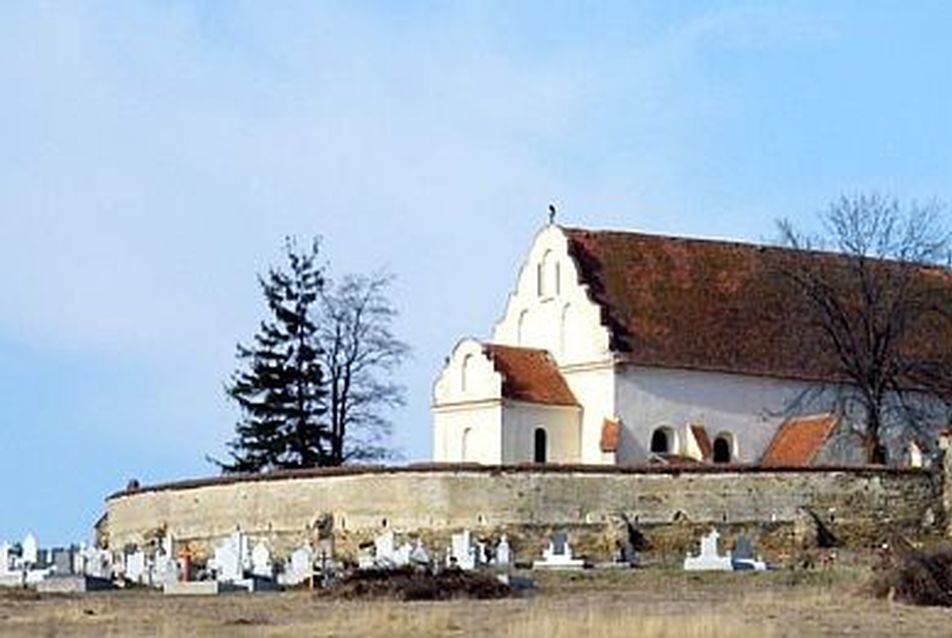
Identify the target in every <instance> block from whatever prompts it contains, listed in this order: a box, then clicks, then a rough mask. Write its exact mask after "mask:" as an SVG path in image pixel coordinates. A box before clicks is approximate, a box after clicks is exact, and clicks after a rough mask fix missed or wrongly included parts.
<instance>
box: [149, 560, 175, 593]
mask: <svg viewBox="0 0 952 638" xmlns="http://www.w3.org/2000/svg"><path fill="white" fill-rule="evenodd" d="M177 582H178V561H176V560H175V557H174V556H171V555H170V554H166V553H165V552H157V553H156V555H155V563H154V564H153V566H152V584H153V585H155V586H162V587H164V586H165V585H167V584H168V583H177Z"/></svg>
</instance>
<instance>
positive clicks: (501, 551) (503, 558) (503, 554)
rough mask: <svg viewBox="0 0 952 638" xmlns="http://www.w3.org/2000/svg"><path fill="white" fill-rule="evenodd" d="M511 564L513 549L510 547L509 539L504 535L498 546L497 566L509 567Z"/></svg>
mask: <svg viewBox="0 0 952 638" xmlns="http://www.w3.org/2000/svg"><path fill="white" fill-rule="evenodd" d="M511 562H512V548H511V547H509V539H508V538H506V535H505V534H503V537H502V538H501V539H499V544H498V545H497V546H496V564H497V565H508V564H509V563H511Z"/></svg>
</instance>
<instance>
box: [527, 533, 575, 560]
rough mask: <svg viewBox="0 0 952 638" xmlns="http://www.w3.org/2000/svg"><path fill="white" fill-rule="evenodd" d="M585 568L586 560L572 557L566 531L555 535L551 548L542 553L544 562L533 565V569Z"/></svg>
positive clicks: (550, 544)
mask: <svg viewBox="0 0 952 638" xmlns="http://www.w3.org/2000/svg"><path fill="white" fill-rule="evenodd" d="M584 566H585V561H584V560H582V559H580V558H575V557H573V556H572V546H571V545H570V544H569V536H568V534H567V533H566V532H564V531H559V532H556V533H555V534H553V535H552V540H551V542H549V546H548V547H547V548H546V549H545V550H544V551H543V552H542V560H537V561H533V563H532V568H533V569H536V568H543V569H546V568H550V569H581V568H582V567H584Z"/></svg>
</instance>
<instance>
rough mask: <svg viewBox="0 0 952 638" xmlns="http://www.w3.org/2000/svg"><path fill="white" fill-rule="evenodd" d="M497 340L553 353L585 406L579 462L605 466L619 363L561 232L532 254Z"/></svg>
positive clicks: (548, 235)
mask: <svg viewBox="0 0 952 638" xmlns="http://www.w3.org/2000/svg"><path fill="white" fill-rule="evenodd" d="M492 341H493V342H494V343H500V344H504V345H512V346H523V347H528V348H542V349H545V350H548V351H549V353H550V354H551V355H552V356H553V358H555V360H556V363H557V364H558V365H559V368H560V370H561V372H562V376H563V377H564V378H565V381H566V383H567V384H568V386H569V389H570V390H571V391H572V394H574V395H575V398H576V399H577V400H578V402H579V404H580V405H582V406H584V408H583V409H582V412H581V420H582V426H581V437H580V442H579V456H578V457H577V458H575V459H572V461H573V462H582V463H604V462H605V461H606V456H605V455H603V454H602V453H601V450H600V448H599V441H600V438H601V430H602V423H603V421H604V419H606V418H612V417H614V416H615V410H614V407H615V406H614V399H615V390H614V383H615V380H614V363H613V354H612V352H611V350H610V348H609V342H610V339H609V333H608V330H607V329H606V328H605V326H603V325H602V324H601V309H600V308H599V306H598V305H597V304H595V303H594V302H592V300H591V299H590V298H589V294H588V287H587V286H584V285H580V284H579V274H578V270H577V268H576V266H575V261H574V260H573V259H572V257H571V256H570V255H569V252H568V240H567V238H566V236H565V233H564V232H563V231H562V229H561V228H559V227H558V226H555V225H549V226H546V227H545V228H543V229H542V230H541V231H540V232H539V234H538V235H536V238H535V241H534V242H533V244H532V248H531V249H530V250H529V255H528V257H527V258H526V261H525V263H524V264H523V267H522V270H521V271H520V273H519V277H518V279H517V281H516V288H515V291H514V292H513V293H512V294H510V295H509V299H508V302H507V304H506V310H505V312H504V314H503V317H502V319H501V320H500V321H499V322H498V323H497V324H496V326H495V328H494V330H493V335H492Z"/></svg>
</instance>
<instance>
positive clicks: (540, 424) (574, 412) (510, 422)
mask: <svg viewBox="0 0 952 638" xmlns="http://www.w3.org/2000/svg"><path fill="white" fill-rule="evenodd" d="M580 412H581V408H579V407H577V406H557V405H539V404H533V403H522V402H518V401H507V402H506V403H505V406H504V408H503V411H502V459H503V462H504V463H533V462H537V461H536V441H537V436H536V431H537V430H539V429H541V430H542V431H543V432H545V437H544V438H545V454H544V456H545V462H546V463H578V462H579V458H580V452H581V450H580V445H581V432H580V428H579V417H580Z"/></svg>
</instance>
